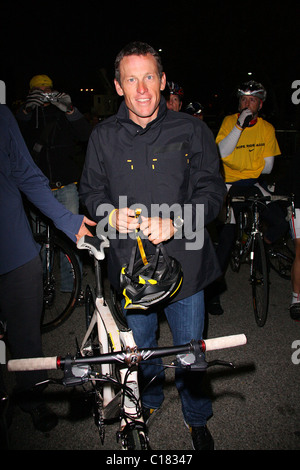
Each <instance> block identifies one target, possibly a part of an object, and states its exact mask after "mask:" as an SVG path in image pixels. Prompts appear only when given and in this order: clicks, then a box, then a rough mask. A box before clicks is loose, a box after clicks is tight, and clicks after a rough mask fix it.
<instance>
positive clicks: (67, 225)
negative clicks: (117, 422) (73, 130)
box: [0, 105, 96, 431]
mask: <svg viewBox="0 0 300 470" xmlns="http://www.w3.org/2000/svg"><path fill="white" fill-rule="evenodd" d="M0 161H1V164H0V218H1V232H0V325H1V326H2V331H0V333H2V334H3V333H5V341H6V344H7V346H8V349H9V351H10V353H11V356H12V358H14V359H17V358H27V357H41V356H42V355H43V352H42V339H41V331H40V324H41V315H42V311H43V271H42V262H41V259H40V256H39V251H40V246H39V245H38V244H37V243H36V242H35V240H34V238H33V235H32V231H31V228H30V224H29V221H28V219H27V216H26V213H25V210H24V205H23V199H22V197H23V196H26V198H27V199H28V200H29V201H30V202H31V203H32V204H34V205H35V206H36V207H37V208H38V209H39V210H40V211H41V212H42V213H43V214H44V215H46V216H47V217H49V218H50V219H51V220H52V221H53V222H54V224H55V226H56V227H57V228H58V229H59V230H62V231H63V232H64V233H65V234H66V235H67V236H68V237H69V238H70V239H71V240H72V241H73V242H76V241H77V240H78V239H79V238H81V237H82V236H83V235H91V233H90V231H89V230H88V228H87V227H86V226H85V224H86V223H87V224H88V225H96V224H95V222H92V221H91V220H89V219H88V218H87V217H84V216H83V215H76V214H72V213H71V212H70V211H68V210H67V209H66V208H65V207H64V206H63V205H62V204H61V203H59V202H58V201H57V200H56V199H55V198H54V197H53V193H52V191H51V189H50V187H49V182H48V179H47V178H46V177H45V175H44V174H43V173H42V172H41V170H40V169H39V168H38V167H37V166H36V164H35V163H34V161H33V160H32V158H31V156H30V153H29V152H28V149H27V147H26V145H25V142H24V139H23V137H22V135H21V133H20V129H19V127H18V124H17V122H16V119H15V117H14V116H13V114H12V113H11V111H10V110H9V108H7V107H6V106H5V105H0ZM0 372H1V371H0ZM46 378H47V375H46V373H45V372H44V371H33V372H18V373H16V397H17V399H18V403H19V404H20V406H21V407H22V409H23V410H24V411H26V412H29V413H30V414H31V416H32V418H33V422H34V425H35V426H36V428H37V429H40V430H42V431H47V430H50V429H51V428H52V427H53V426H55V425H56V423H57V417H56V415H55V414H54V413H53V412H51V411H50V410H49V409H48V407H46V405H45V402H44V400H43V399H42V396H41V390H37V389H35V391H34V390H33V387H34V385H35V384H36V383H39V382H43V381H44V380H45V379H46ZM0 385H1V380H0ZM2 387H3V385H2ZM1 395H2V396H5V393H4V391H3V390H0V396H1Z"/></svg>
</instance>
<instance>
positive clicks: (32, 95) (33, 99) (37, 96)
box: [24, 89, 45, 113]
mask: <svg viewBox="0 0 300 470" xmlns="http://www.w3.org/2000/svg"><path fill="white" fill-rule="evenodd" d="M44 102H45V101H44V93H43V92H42V90H37V89H34V90H32V91H30V92H29V93H28V96H27V98H26V102H25V106H24V109H25V111H26V112H27V113H30V112H31V111H32V110H33V109H34V108H36V107H37V106H43V105H44Z"/></svg>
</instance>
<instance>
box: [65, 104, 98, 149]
mask: <svg viewBox="0 0 300 470" xmlns="http://www.w3.org/2000/svg"><path fill="white" fill-rule="evenodd" d="M66 118H67V120H68V121H69V122H70V124H71V126H72V127H73V129H74V131H75V133H76V136H77V138H78V140H79V141H81V142H87V141H88V140H89V137H90V135H91V131H92V126H91V125H90V124H89V123H88V121H87V119H86V118H85V117H84V116H83V115H82V114H81V112H80V111H78V109H77V108H76V107H74V112H73V113H72V114H67V113H66Z"/></svg>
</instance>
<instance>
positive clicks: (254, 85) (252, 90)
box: [237, 80, 267, 101]
mask: <svg viewBox="0 0 300 470" xmlns="http://www.w3.org/2000/svg"><path fill="white" fill-rule="evenodd" d="M243 95H251V96H256V97H257V98H260V99H261V100H262V101H265V99H266V96H267V92H266V90H265V88H264V86H263V85H262V84H261V83H258V82H255V81H254V80H250V82H246V83H243V84H242V85H241V86H240V87H239V88H238V91H237V96H238V97H240V96H243Z"/></svg>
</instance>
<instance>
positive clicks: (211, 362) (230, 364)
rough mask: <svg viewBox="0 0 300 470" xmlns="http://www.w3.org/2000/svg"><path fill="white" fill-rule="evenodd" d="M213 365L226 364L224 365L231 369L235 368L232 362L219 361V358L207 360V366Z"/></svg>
mask: <svg viewBox="0 0 300 470" xmlns="http://www.w3.org/2000/svg"><path fill="white" fill-rule="evenodd" d="M213 366H226V367H232V369H235V365H234V364H233V363H232V362H227V361H221V360H220V359H216V360H215V361H210V362H207V367H213Z"/></svg>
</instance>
